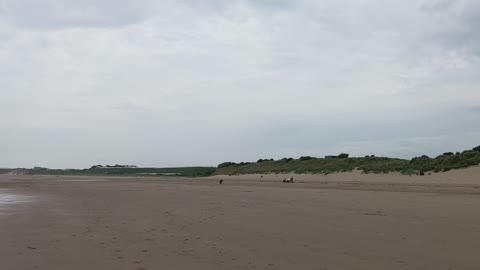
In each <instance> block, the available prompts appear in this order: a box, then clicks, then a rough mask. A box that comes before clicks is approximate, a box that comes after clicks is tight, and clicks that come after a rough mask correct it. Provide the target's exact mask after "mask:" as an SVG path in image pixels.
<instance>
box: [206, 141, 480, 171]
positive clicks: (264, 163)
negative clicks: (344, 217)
mask: <svg viewBox="0 0 480 270" xmlns="http://www.w3.org/2000/svg"><path fill="white" fill-rule="evenodd" d="M479 164H480V146H478V147H475V148H473V149H472V150H467V151H463V152H462V153H459V152H457V153H452V152H447V153H444V154H443V155H440V156H438V157H435V158H430V157H428V156H420V157H415V158H413V159H411V160H406V159H398V158H388V157H375V156H373V155H371V156H365V157H349V155H348V154H345V153H343V154H340V155H337V156H326V157H324V158H316V157H310V156H304V157H301V158H299V159H293V158H283V159H281V160H273V159H260V160H258V161H257V162H241V163H234V162H225V163H222V164H220V165H218V167H217V170H216V171H215V174H216V175H235V174H268V173H299V174H302V173H313V174H330V173H335V172H349V171H352V170H355V169H357V170H361V171H363V172H364V173H389V172H399V173H403V174H409V175H410V174H424V173H426V172H441V171H449V170H452V169H461V168H468V167H471V166H477V165H479Z"/></svg>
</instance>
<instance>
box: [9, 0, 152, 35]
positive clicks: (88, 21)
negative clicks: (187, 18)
mask: <svg viewBox="0 0 480 270" xmlns="http://www.w3.org/2000/svg"><path fill="white" fill-rule="evenodd" d="M153 6H154V5H153V1H149V0H139V1H138V0H137V1H133V0H120V1H113V0H102V1H93V0H86V1H75V0H66V1H55V0H45V1H35V0H4V1H2V5H1V6H0V18H3V19H4V20H5V21H7V22H8V23H10V24H12V25H14V26H16V27H20V28H28V29H63V28H68V27H119V26H123V25H128V24H132V23H136V22H139V21H142V20H144V19H146V18H148V16H150V15H151V13H150V11H151V8H152V7H153Z"/></svg>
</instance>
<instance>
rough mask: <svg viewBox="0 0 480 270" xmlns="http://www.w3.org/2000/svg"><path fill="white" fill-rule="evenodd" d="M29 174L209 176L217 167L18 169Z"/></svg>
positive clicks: (21, 172)
mask: <svg viewBox="0 0 480 270" xmlns="http://www.w3.org/2000/svg"><path fill="white" fill-rule="evenodd" d="M16 171H18V172H19V174H27V175H97V176H98V175H109V176H188V177H200V176H209V175H212V174H213V173H214V172H215V167H180V168H137V167H98V165H97V166H93V167H92V168H90V169H83V170H79V169H66V170H57V169H47V168H41V167H37V168H35V169H22V170H21V171H20V170H16Z"/></svg>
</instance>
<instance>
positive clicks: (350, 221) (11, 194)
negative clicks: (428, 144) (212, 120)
mask: <svg viewBox="0 0 480 270" xmlns="http://www.w3.org/2000/svg"><path fill="white" fill-rule="evenodd" d="M286 176H290V175H285V176H275V175H267V176H264V177H263V178H261V177H260V176H259V175H250V176H238V177H237V176H215V177H210V178H203V179H189V178H170V177H162V178H120V177H119V178H106V177H54V176H41V177H40V176H37V177H33V176H10V175H9V176H7V175H5V176H0V269H2V270H3V269H6V270H7V269H8V270H29V269H39V270H55V269H59V270H60V269H61V270H70V269H71V270H76V269H79V270H80V269H81V270H84V269H102V270H105V269H115V270H122V269H126V270H133V269H137V270H138V269H147V270H152V269H208V270H211V269H368V270H370V269H445V270H447V269H472V270H473V269H475V270H477V269H480V256H479V254H480V215H479V213H480V188H479V187H480V168H472V169H468V170H462V171H454V172H449V173H445V174H435V175H432V176H425V177H420V176H416V177H405V176H398V175H362V174H359V173H358V172H355V173H344V174H335V175H329V176H319V175H296V176H294V178H295V180H296V183H293V184H286V183H282V182H281V179H282V177H286ZM219 179H224V184H223V185H219V183H218V180H219Z"/></svg>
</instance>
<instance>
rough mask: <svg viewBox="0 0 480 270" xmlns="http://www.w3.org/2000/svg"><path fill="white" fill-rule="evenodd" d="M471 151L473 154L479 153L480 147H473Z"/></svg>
mask: <svg viewBox="0 0 480 270" xmlns="http://www.w3.org/2000/svg"><path fill="white" fill-rule="evenodd" d="M472 150H473V151H475V152H480V145H479V146H477V147H474V148H473V149H472Z"/></svg>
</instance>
